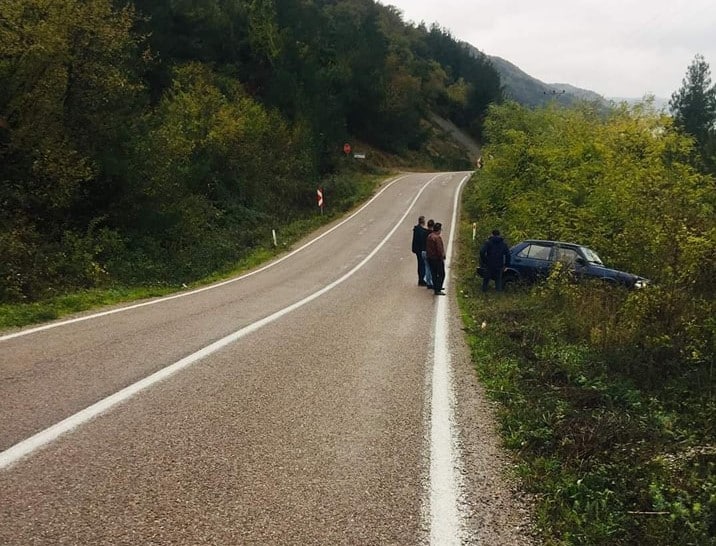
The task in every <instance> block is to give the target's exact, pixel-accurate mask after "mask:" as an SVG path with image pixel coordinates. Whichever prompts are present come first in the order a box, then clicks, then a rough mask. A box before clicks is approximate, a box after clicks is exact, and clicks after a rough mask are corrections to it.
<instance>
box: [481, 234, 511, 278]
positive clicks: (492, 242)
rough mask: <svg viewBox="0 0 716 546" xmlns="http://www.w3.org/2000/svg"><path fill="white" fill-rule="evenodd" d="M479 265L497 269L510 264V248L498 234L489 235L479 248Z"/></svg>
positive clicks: (493, 269)
mask: <svg viewBox="0 0 716 546" xmlns="http://www.w3.org/2000/svg"><path fill="white" fill-rule="evenodd" d="M480 265H482V266H483V267H486V268H487V269H490V270H492V271H497V270H500V269H502V268H503V267H504V266H506V265H510V249H509V247H508V246H507V243H505V240H504V239H503V238H502V237H501V236H500V235H491V236H490V238H489V239H487V241H485V244H483V245H482V248H481V249H480Z"/></svg>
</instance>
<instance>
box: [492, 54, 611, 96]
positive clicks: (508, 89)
mask: <svg viewBox="0 0 716 546" xmlns="http://www.w3.org/2000/svg"><path fill="white" fill-rule="evenodd" d="M489 59H490V61H491V62H492V64H493V66H494V67H495V68H496V69H497V72H498V73H499V74H500V79H501V80H502V85H503V88H504V92H505V97H506V98H509V99H512V100H514V101H516V102H519V103H520V104H523V105H525V106H542V105H544V104H547V103H549V102H551V101H553V100H556V101H557V102H558V103H559V104H563V105H565V106H569V105H570V104H573V103H575V102H577V101H582V100H586V101H596V102H598V103H600V104H603V105H604V106H606V105H607V104H608V103H607V100H606V99H605V98H604V97H602V96H601V95H599V94H598V93H595V92H594V91H589V90H587V89H580V88H579V87H575V86H573V85H570V84H567V83H544V82H542V81H540V80H538V79H537V78H533V77H532V76H530V75H529V74H527V73H526V72H524V71H523V70H521V69H520V68H518V67H517V66H515V65H514V64H512V63H511V62H509V61H506V60H505V59H502V58H501V57H495V56H489Z"/></svg>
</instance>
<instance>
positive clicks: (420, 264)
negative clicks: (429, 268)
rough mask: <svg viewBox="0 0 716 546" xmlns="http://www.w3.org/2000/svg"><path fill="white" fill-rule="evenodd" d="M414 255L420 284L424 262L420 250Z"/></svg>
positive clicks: (422, 277)
mask: <svg viewBox="0 0 716 546" xmlns="http://www.w3.org/2000/svg"><path fill="white" fill-rule="evenodd" d="M415 256H416V257H417V258H418V284H420V283H422V282H423V280H424V277H425V262H424V261H423V256H422V255H421V253H420V252H416V253H415Z"/></svg>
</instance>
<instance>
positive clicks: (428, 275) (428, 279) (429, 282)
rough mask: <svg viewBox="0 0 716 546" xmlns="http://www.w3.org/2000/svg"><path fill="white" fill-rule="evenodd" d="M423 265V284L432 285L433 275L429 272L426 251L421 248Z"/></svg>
mask: <svg viewBox="0 0 716 546" xmlns="http://www.w3.org/2000/svg"><path fill="white" fill-rule="evenodd" d="M422 254H423V256H422V258H423V264H424V265H423V267H424V268H425V276H424V277H423V280H424V281H425V284H427V285H428V286H432V285H433V275H432V273H431V272H430V264H429V263H428V253H427V252H425V251H424V250H423V253H422Z"/></svg>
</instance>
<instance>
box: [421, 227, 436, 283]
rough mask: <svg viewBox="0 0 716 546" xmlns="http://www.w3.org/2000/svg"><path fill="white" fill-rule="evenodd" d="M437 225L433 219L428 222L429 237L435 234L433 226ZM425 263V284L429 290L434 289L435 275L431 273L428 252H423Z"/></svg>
mask: <svg viewBox="0 0 716 546" xmlns="http://www.w3.org/2000/svg"><path fill="white" fill-rule="evenodd" d="M434 225H435V220H433V219H432V218H431V219H430V220H428V236H429V235H430V234H431V233H432V232H433V226H434ZM425 242H426V243H427V237H426V238H425ZM423 262H424V263H425V284H426V286H427V289H428V290H432V289H433V274H432V273H431V272H430V264H429V263H428V253H427V251H426V250H423Z"/></svg>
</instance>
